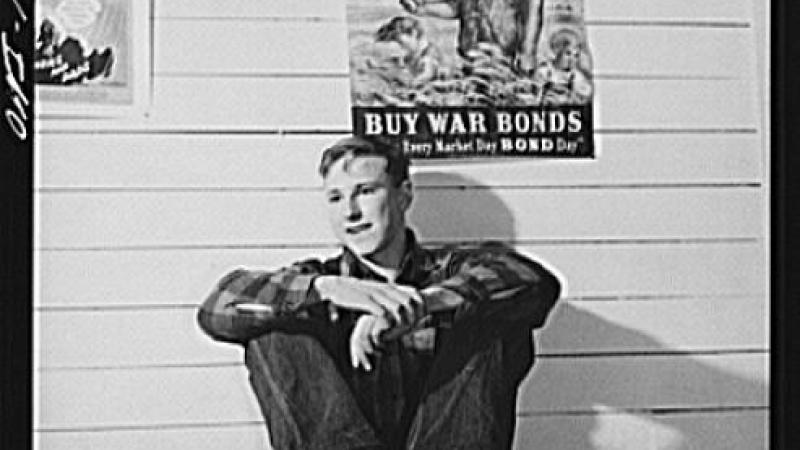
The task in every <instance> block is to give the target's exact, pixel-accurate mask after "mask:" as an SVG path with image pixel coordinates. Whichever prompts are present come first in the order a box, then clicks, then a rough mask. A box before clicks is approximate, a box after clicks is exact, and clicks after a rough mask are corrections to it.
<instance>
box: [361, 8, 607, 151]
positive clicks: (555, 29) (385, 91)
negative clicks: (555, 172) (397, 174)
mask: <svg viewBox="0 0 800 450" xmlns="http://www.w3.org/2000/svg"><path fill="white" fill-rule="evenodd" d="M347 23H348V39H349V55H350V86H351V102H352V105H351V106H352V120H353V129H354V132H355V133H356V134H359V135H373V136H381V137H382V138H384V139H390V140H393V141H395V142H397V143H398V144H399V145H400V146H401V147H402V148H403V149H404V151H405V152H406V153H407V154H408V155H409V156H411V157H412V158H420V159H435V158H454V157H547V158H593V157H594V142H593V119H592V99H593V96H594V84H593V80H592V74H591V73H592V60H591V54H590V50H589V45H588V42H587V37H586V26H585V22H584V5H583V0H348V3H347Z"/></svg>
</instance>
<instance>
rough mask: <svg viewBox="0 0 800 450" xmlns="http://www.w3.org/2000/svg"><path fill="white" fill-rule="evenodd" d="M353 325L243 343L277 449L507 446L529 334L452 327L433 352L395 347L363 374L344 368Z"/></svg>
mask: <svg viewBox="0 0 800 450" xmlns="http://www.w3.org/2000/svg"><path fill="white" fill-rule="evenodd" d="M353 322H354V320H353V319H345V320H339V321H337V322H335V323H332V322H330V321H329V320H327V319H325V318H316V319H308V320H305V319H304V320H302V321H298V323H294V324H292V323H289V324H288V326H285V327H281V329H280V330H275V331H271V332H269V333H267V334H264V335H262V336H261V337H259V338H257V339H254V340H253V341H251V342H250V344H249V345H248V347H247V350H246V358H245V359H246V364H247V367H248V369H249V371H250V382H251V385H252V387H253V389H254V391H255V394H256V396H257V398H258V402H259V405H260V407H261V410H262V413H263V414H264V418H265V420H266V423H267V427H268V429H269V434H270V439H271V442H272V445H273V447H274V448H275V449H276V450H284V449H303V450H305V449H320V450H323V449H324V450H335V449H360V448H363V449H386V450H389V449H508V448H510V446H511V443H512V439H513V435H514V425H515V418H516V414H515V412H516V394H517V388H518V386H519V383H520V382H521V381H522V379H523V378H524V376H525V374H526V373H527V372H528V370H529V369H530V368H531V366H532V365H533V338H532V334H531V329H530V327H527V326H524V325H519V324H517V325H513V326H512V324H497V323H495V324H494V326H493V327H491V328H490V327H487V326H482V324H481V323H480V322H479V321H477V320H462V321H455V322H454V323H453V324H452V326H451V327H450V328H446V329H437V338H436V341H437V342H436V348H435V350H434V351H433V352H420V351H417V350H413V349H406V348H404V347H403V345H401V344H400V343H399V342H396V343H393V344H392V345H390V346H388V348H387V349H386V351H385V353H384V354H383V355H379V356H378V357H377V360H376V361H375V363H374V364H373V369H372V371H370V372H366V371H364V370H363V369H358V370H356V369H353V368H352V367H351V365H350V357H349V346H348V343H349V336H350V332H351V330H352V325H353ZM392 355H394V357H392ZM398 375H400V376H398Z"/></svg>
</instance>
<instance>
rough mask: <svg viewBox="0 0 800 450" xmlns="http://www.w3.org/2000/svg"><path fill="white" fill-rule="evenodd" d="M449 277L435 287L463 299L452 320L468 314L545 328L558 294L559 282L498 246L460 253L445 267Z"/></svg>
mask: <svg viewBox="0 0 800 450" xmlns="http://www.w3.org/2000/svg"><path fill="white" fill-rule="evenodd" d="M448 270H449V274H450V277H448V278H446V279H445V280H443V281H442V282H440V283H437V284H436V285H434V288H436V287H438V288H441V289H447V290H449V291H451V292H455V293H456V294H458V295H459V296H460V297H461V298H462V300H463V301H462V303H461V305H459V306H458V307H457V309H456V311H455V318H457V317H458V316H459V314H463V313H465V312H467V311H475V312H477V313H478V314H479V315H480V317H482V318H485V319H490V320H496V321H499V322H525V323H527V324H528V325H529V326H531V327H534V328H538V327H541V326H542V325H544V322H545V320H546V319H547V315H548V314H549V312H550V311H551V310H552V308H553V306H554V305H555V303H556V301H557V300H558V298H559V295H560V293H561V285H560V283H559V281H558V279H557V278H556V277H555V275H553V274H552V273H551V272H550V271H548V270H547V269H545V268H544V267H543V266H542V265H541V264H539V263H537V262H535V261H533V260H531V259H529V258H527V257H525V256H522V255H520V254H519V253H517V252H515V251H514V250H512V249H510V248H508V247H506V246H504V245H501V244H485V245H483V246H481V247H479V248H478V249H475V250H467V251H459V252H457V253H455V254H454V255H452V256H451V258H450V262H449V264H448Z"/></svg>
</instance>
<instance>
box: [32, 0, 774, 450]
mask: <svg viewBox="0 0 800 450" xmlns="http://www.w3.org/2000/svg"><path fill="white" fill-rule="evenodd" d="M585 3H586V12H587V24H588V33H589V45H590V49H591V51H592V55H593V59H594V61H595V76H596V92H597V94H596V98H595V128H596V134H595V143H596V146H597V150H598V157H597V159H595V160H593V161H548V160H522V159H498V160H492V161H438V162H417V163H416V164H415V166H414V168H413V181H414V184H415V186H416V188H417V191H416V198H415V206H414V210H413V211H412V214H411V219H412V223H413V225H414V227H415V228H416V229H417V231H418V232H419V234H420V237H421V239H422V240H423V241H424V242H425V243H427V244H431V245H440V244H443V243H448V242H465V243H475V242H477V241H481V240H485V239H499V240H502V241H505V242H508V243H510V244H512V245H515V246H516V247H517V248H518V249H519V250H520V251H521V252H523V253H525V254H527V255H529V256H531V257H533V258H535V259H538V260H541V261H543V262H545V263H546V264H547V265H548V266H550V267H552V268H553V269H554V270H555V271H557V273H558V274H559V276H560V277H561V278H562V279H563V280H565V284H566V287H567V289H566V291H565V296H564V298H563V299H562V300H561V301H560V304H559V306H558V307H557V308H556V310H555V311H554V312H553V314H552V316H551V317H550V318H549V320H548V322H547V324H546V326H545V327H544V328H543V329H542V330H539V331H537V332H536V338H537V353H538V360H537V364H536V366H535V368H534V370H533V371H532V372H531V373H530V374H529V376H528V377H527V378H526V380H525V382H524V384H523V386H522V387H521V389H520V397H519V398H520V401H519V407H518V420H517V434H516V436H515V448H516V449H519V450H522V449H544V450H563V449H576V450H590V449H629V450H642V449H645V450H661V449H689V448H691V449H703V450H723V449H724V450H730V449H732V450H753V449H759V448H766V442H765V439H766V429H767V418H768V417H767V407H768V399H767V392H768V384H769V383H768V378H769V373H768V369H767V361H768V359H769V352H770V344H769V340H768V334H769V323H768V321H767V317H768V305H767V300H766V299H767V293H768V289H767V286H766V281H765V279H766V246H765V242H767V240H768V236H767V235H766V227H765V222H766V219H765V217H766V214H765V210H766V207H767V204H768V202H767V196H766V190H767V187H766V185H767V179H766V176H765V173H766V165H765V161H766V160H767V158H768V151H767V149H766V147H765V144H764V142H765V134H764V133H765V130H764V124H765V123H766V119H765V117H764V110H765V109H764V108H765V105H766V101H765V100H764V99H763V98H762V97H763V96H764V92H765V90H764V86H765V80H764V72H765V71H764V63H763V61H761V60H759V59H758V58H763V56H764V53H765V49H763V48H761V47H762V46H763V45H764V39H763V35H764V33H765V24H764V17H763V14H762V13H763V11H761V9H763V8H761V9H759V7H758V5H756V4H755V2H752V1H749V0H705V1H702V2H696V1H689V0H586V1H585ZM154 4H155V5H154V6H155V10H154V11H153V16H154V20H153V37H154V42H153V61H154V67H153V74H154V78H153V94H152V102H151V104H150V105H149V107H148V111H147V114H146V115H142V116H137V117H128V118H121V119H114V120H91V119H69V120H66V119H63V118H55V117H48V116H46V115H44V116H42V117H41V120H40V121H39V134H38V135H37V137H36V140H37V154H36V164H37V166H36V167H37V174H36V177H37V181H36V185H35V186H34V188H35V198H36V207H37V217H38V228H39V230H38V231H39V239H38V241H37V242H36V243H35V255H36V258H37V261H38V273H37V276H38V280H37V296H36V298H35V299H34V309H35V320H36V322H37V325H38V329H37V330H38V331H37V335H36V341H35V351H36V354H37V367H36V371H35V373H36V376H35V378H36V379H35V381H36V383H37V386H38V394H37V402H38V403H37V405H36V411H35V412H36V414H35V415H36V417H35V438H36V441H37V445H38V448H41V449H47V450H62V449H64V450H66V449H70V450H72V449H84V448H85V449H90V448H91V449H105V448H109V449H111V448H114V449H122V450H137V449H142V450H144V449H147V450H160V449H165V450H166V449H176V448H191V449H198V450H204V449H208V450H210V449H217V448H238V449H253V450H255V449H260V448H269V444H268V435H267V431H266V429H265V426H264V424H263V419H262V417H261V415H260V413H259V410H258V406H257V404H256V400H255V397H254V396H253V394H252V392H251V391H250V389H249V385H248V381H247V374H246V370H245V368H244V367H243V365H242V358H241V355H242V351H241V348H239V347H237V346H232V345H226V344H221V343H217V342H213V341H212V340H211V339H209V338H208V337H207V336H205V335H204V334H203V333H202V332H201V331H200V330H199V328H198V327H197V325H196V322H195V313H196V306H197V305H198V304H199V302H201V301H202V300H203V299H204V297H205V296H206V295H207V294H208V292H209V291H210V290H211V288H212V286H213V285H214V283H215V282H216V280H217V279H218V278H219V277H220V276H222V275H223V274H224V273H225V272H226V271H228V270H231V269H232V268H234V267H238V266H245V267H257V268H265V269H269V268H273V269H274V268H278V267H281V266H283V265H286V264H288V263H290V262H291V261H293V260H296V259H299V258H304V257H307V256H317V257H325V256H328V255H331V254H333V253H335V252H336V251H337V249H336V243H335V241H334V238H333V236H332V235H331V233H330V232H329V231H328V229H327V225H326V221H325V217H324V212H323V211H322V210H321V206H322V202H321V198H320V197H321V196H320V192H319V186H320V182H319V178H318V176H317V174H316V164H317V157H318V154H319V151H320V149H321V148H323V147H324V146H325V145H328V144H329V143H331V142H332V141H333V140H335V139H337V138H339V137H341V136H342V135H344V134H346V133H347V131H348V130H349V128H350V123H349V120H350V119H349V117H350V114H349V81H348V73H347V71H348V61H347V29H346V23H345V3H344V1H328V0H304V1H291V0H271V1H259V0H231V1H227V2H223V3H220V2H218V1H211V0H192V1H189V0H169V1H165V0H156V1H155V2H154ZM298 205H303V207H302V208H301V207H298ZM476 211H477V212H479V213H477V214H476Z"/></svg>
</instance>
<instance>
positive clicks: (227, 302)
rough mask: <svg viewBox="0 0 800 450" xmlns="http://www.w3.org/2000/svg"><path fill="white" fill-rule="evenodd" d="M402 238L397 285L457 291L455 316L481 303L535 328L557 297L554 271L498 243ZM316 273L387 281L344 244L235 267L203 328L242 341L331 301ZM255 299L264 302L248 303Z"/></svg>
mask: <svg viewBox="0 0 800 450" xmlns="http://www.w3.org/2000/svg"><path fill="white" fill-rule="evenodd" d="M407 242H408V250H407V252H406V254H405V256H404V259H403V262H402V264H401V267H400V272H399V275H398V277H397V280H396V283H398V284H403V285H408V286H413V287H415V288H417V289H419V290H420V292H421V294H422V297H423V300H425V299H428V298H430V296H435V295H438V294H439V293H441V292H442V291H441V289H447V290H449V291H451V292H455V293H456V294H458V295H459V296H461V298H462V299H463V303H462V304H461V305H460V306H459V307H458V308H457V311H455V314H458V312H459V310H466V309H469V308H479V309H481V310H482V313H481V314H482V316H481V317H484V318H485V320H492V321H497V322H498V326H502V325H500V324H501V323H502V322H503V321H513V322H516V321H525V322H527V323H529V324H530V326H532V327H534V328H537V327H540V326H542V325H543V324H544V321H545V319H546V317H547V314H548V313H549V311H550V310H551V309H552V307H553V305H554V304H555V302H556V300H557V299H558V295H559V293H560V285H559V283H558V280H557V279H556V278H555V276H553V275H552V274H551V273H550V272H548V271H547V270H546V269H545V268H543V267H542V266H541V265H540V264H538V263H536V262H534V261H532V260H530V259H528V258H526V257H524V256H522V255H520V254H518V253H516V252H514V251H512V250H510V249H509V248H508V247H505V246H502V245H501V244H496V243H495V244H491V243H487V244H484V245H481V246H479V247H477V248H469V249H467V248H457V247H453V246H450V247H445V248H439V249H425V248H423V247H421V246H419V245H418V244H417V241H416V238H415V237H414V234H413V233H412V232H411V231H408V240H407ZM320 275H339V276H350V277H355V278H359V279H369V280H378V281H386V280H385V279H384V278H383V277H381V276H380V275H378V274H376V273H374V272H373V271H371V270H370V269H369V268H368V267H367V266H366V265H365V264H363V263H362V262H361V261H360V260H359V259H358V258H357V257H356V256H355V255H354V254H353V253H351V252H350V251H349V250H347V249H344V250H343V252H342V253H341V254H340V255H339V256H337V257H334V258H331V259H328V260H327V261H324V262H322V261H320V260H316V259H310V260H306V261H302V262H297V263H295V264H292V265H291V266H289V267H286V268H283V269H280V270H277V271H250V270H245V269H236V270H234V271H232V272H230V273H229V274H227V275H226V276H225V277H223V278H222V280H220V282H219V284H218V285H217V287H216V288H215V289H214V290H213V292H212V293H211V295H209V297H208V298H207V299H206V301H205V302H204V303H203V304H202V305H201V307H200V310H199V312H198V322H199V324H200V327H201V328H202V329H203V330H204V331H205V332H206V333H208V334H209V335H210V336H211V337H213V338H214V339H217V340H220V341H226V342H235V343H242V344H245V343H246V342H247V341H249V340H250V339H253V338H255V337H258V336H260V335H262V334H264V333H266V332H268V331H270V329H272V328H273V326H274V325H275V324H276V323H277V322H279V321H281V320H283V319H287V318H289V319H291V318H302V317H303V316H304V315H305V314H307V312H308V311H309V309H310V308H312V307H315V306H316V307H320V306H324V305H325V304H329V302H327V301H323V300H322V298H321V297H320V295H319V293H318V292H317V291H316V289H315V288H314V287H313V282H314V279H315V278H316V277H317V276H320ZM243 304H244V307H242V305H243ZM237 305H239V307H237ZM252 305H258V306H260V305H263V306H260V307H258V308H255V307H253V308H247V307H248V306H252ZM450 317H452V316H450ZM426 319H427V318H426ZM426 319H423V320H422V321H421V323H434V324H435V325H438V326H447V324H446V322H447V320H448V319H446V318H439V317H437V318H436V319H437V320H435V321H431V320H426ZM418 336H422V338H421V339H414V336H411V338H412V339H406V341H405V342H406V343H408V345H412V346H414V345H419V343H421V345H422V346H426V345H427V344H426V343H429V342H430V341H431V340H430V339H429V337H430V334H427V335H426V334H425V333H422V334H418ZM415 342H417V344H415Z"/></svg>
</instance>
